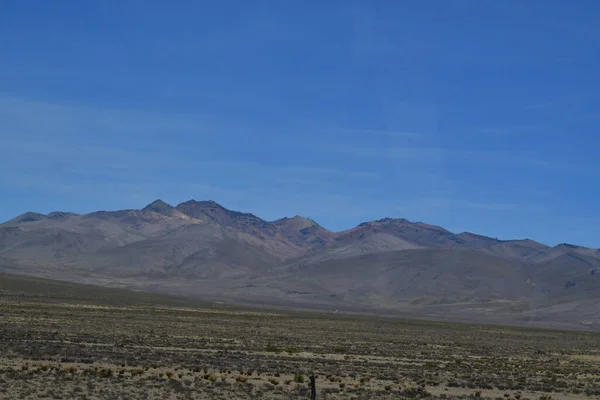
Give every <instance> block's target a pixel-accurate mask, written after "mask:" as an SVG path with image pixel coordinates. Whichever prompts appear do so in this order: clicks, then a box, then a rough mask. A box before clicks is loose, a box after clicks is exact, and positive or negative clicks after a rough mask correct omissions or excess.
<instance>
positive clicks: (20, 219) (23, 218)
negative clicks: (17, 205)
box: [6, 211, 48, 224]
mask: <svg viewBox="0 0 600 400" xmlns="http://www.w3.org/2000/svg"><path fill="white" fill-rule="evenodd" d="M45 219H48V216H47V215H44V214H40V213H36V212H33V211H28V212H26V213H24V214H21V215H19V216H17V217H15V218H13V219H11V220H10V221H7V222H6V223H7V224H22V223H26V222H37V221H42V220H45Z"/></svg>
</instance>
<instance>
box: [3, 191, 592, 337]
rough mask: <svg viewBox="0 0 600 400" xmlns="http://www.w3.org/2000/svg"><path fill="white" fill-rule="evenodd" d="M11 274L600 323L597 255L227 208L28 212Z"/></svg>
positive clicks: (11, 255) (7, 267) (6, 260)
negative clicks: (336, 228) (331, 226)
mask: <svg viewBox="0 0 600 400" xmlns="http://www.w3.org/2000/svg"><path fill="white" fill-rule="evenodd" d="M0 270H4V271H7V272H12V273H20V274H28V275H35V276H42V277H47V278H58V279H64V280H71V281H80V282H86V283H98V284H103V285H109V286H125V287H134V288H138V289H147V290H149V289H151V290H158V291H163V292H168V293H174V294H185V295H194V296H198V297H204V298H213V299H221V300H234V301H239V302H260V303H266V304H273V305H276V304H289V305H296V306H308V307H313V306H318V307H335V308H338V307H341V306H343V307H348V308H349V309H352V308H354V309H365V310H366V309H368V310H380V311H381V310H386V311H399V312H400V311H403V310H407V309H411V310H413V311H414V309H415V307H416V308H420V309H423V310H426V309H430V310H431V309H434V308H435V310H437V311H435V312H436V313H437V312H442V313H444V312H447V313H449V314H451V315H455V316H457V317H465V318H470V319H477V318H482V319H485V318H486V317H489V316H490V314H494V315H496V316H497V315H504V317H503V318H505V319H507V321H510V320H514V319H525V320H527V319H529V320H532V319H536V320H538V319H539V320H541V321H548V322H549V323H551V322H553V321H554V322H556V321H559V322H568V323H577V324H585V325H586V326H595V325H594V324H595V323H597V322H596V321H598V320H600V311H597V310H599V309H598V307H597V305H598V302H599V301H600V250H597V249H589V248H584V247H580V246H575V245H568V244H562V245H559V246H555V247H549V246H546V245H543V244H541V243H537V242H535V241H533V240H529V239H525V240H498V239H494V238H490V237H486V236H481V235H477V234H473V233H468V232H463V233H458V234H457V233H453V232H450V231H448V230H446V229H444V228H441V227H439V226H435V225H429V224H425V223H421V222H410V221H408V220H406V219H392V218H385V219H381V220H378V221H371V222H365V223H362V224H360V225H358V226H357V227H355V228H352V229H349V230H347V231H343V232H332V231H329V230H327V229H325V228H323V227H321V226H320V225H319V224H318V223H316V222H315V221H313V220H311V219H309V218H305V217H300V216H295V217H292V218H281V219H278V220H276V221H265V220H263V219H261V218H259V217H257V216H256V215H253V214H249V213H242V212H237V211H232V210H228V209H226V208H225V207H223V206H221V205H219V204H217V203H216V202H214V201H195V200H190V201H187V202H184V203H181V204H179V205H177V206H176V207H174V206H172V205H169V204H167V203H165V202H163V201H161V200H156V201H154V202H152V203H150V204H149V205H147V206H146V207H144V208H143V209H141V210H120V211H98V212H94V213H90V214H85V215H78V214H74V213H68V212H53V213H50V214H48V215H44V214H39V213H34V212H28V213H25V214H23V215H20V216H18V217H16V218H14V219H12V220H10V221H7V222H5V223H3V224H0ZM440 307H445V308H444V310H446V311H439V310H438V309H440ZM499 307H500V308H499ZM532 310H535V312H533V311H532ZM434 314H435V313H434ZM432 315H433V314H432ZM436 315H437V314H436ZM590 321H591V322H590Z"/></svg>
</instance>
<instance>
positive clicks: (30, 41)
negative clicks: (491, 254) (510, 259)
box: [0, 0, 600, 247]
mask: <svg viewBox="0 0 600 400" xmlns="http://www.w3.org/2000/svg"><path fill="white" fill-rule="evenodd" d="M598 20H600V3H599V2H597V1H596V0H590V1H585V0H580V1H577V2H567V1H550V0H548V1H543V2H541V1H488V0H453V1H446V0H437V1H433V0H428V1H427V0H426V1H410V2H409V1H396V0H393V1H392V0H390V1H384V0H381V1H376V2H368V1H351V0H343V1H326V2H321V1H296V2H292V1H290V2H285V1H276V0H273V1H256V2H247V1H241V0H239V1H221V2H203V1H174V2H164V1H153V0H146V1H141V0H140V1H132V0H122V1H116V0H114V1H113V0H107V1H101V2H100V1H99V2H81V1H60V0H58V1H52V2H50V1H27V0H18V1H17V0H0V151H1V154H2V156H1V157H0V198H1V199H2V203H1V204H2V207H1V208H0V219H1V220H7V219H10V218H12V217H14V216H15V215H17V214H20V213H22V212H25V211H28V210H34V211H38V212H44V213H45V212H50V211H54V210H64V211H66V210H68V211H75V212H90V211H95V210H98V209H121V208H141V207H143V206H144V205H145V204H147V203H149V202H150V201H152V200H154V199H156V198H161V199H163V200H165V201H168V202H171V203H173V204H177V203H179V202H182V201H185V200H188V199H191V198H194V199H212V200H215V201H217V202H219V203H221V204H223V205H224V206H226V207H228V208H232V209H238V210H242V211H248V212H253V213H255V214H257V215H259V216H261V217H263V218H265V219H275V218H279V217H283V216H292V215H295V214H301V215H306V216H309V217H311V218H313V219H315V220H317V221H318V222H320V223H321V224H322V225H323V226H325V227H327V228H330V229H334V230H341V229H346V228H350V227H352V226H354V225H356V224H358V223H360V222H362V221H365V220H371V219H376V218H381V217H386V216H390V217H404V218H408V219H410V220H419V221H425V222H429V223H435V224H438V225H442V226H444V227H446V228H448V229H451V230H454V231H472V232H477V233H483V234H488V235H491V236H496V237H499V238H524V237H531V238H534V239H537V240H539V241H542V242H545V243H548V244H552V245H553V244H557V243H561V242H569V243H578V244H582V245H587V246H592V247H600V238H599V237H598V235H597V229H596V228H597V226H598V225H599V224H600V212H599V209H598V204H600V189H599V187H600V185H599V184H598V182H599V181H600V160H599V159H598V149H599V147H600V137H599V135H598V127H599V123H600V109H599V107H600V92H599V90H598V89H599V88H600V74H598V72H597V71H600V46H599V45H598V44H599V43H600V25H598V24H597V22H598Z"/></svg>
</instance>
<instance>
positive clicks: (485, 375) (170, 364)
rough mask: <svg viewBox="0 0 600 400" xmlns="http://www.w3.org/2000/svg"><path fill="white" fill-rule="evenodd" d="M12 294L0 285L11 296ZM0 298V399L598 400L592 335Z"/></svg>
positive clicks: (122, 301) (140, 303)
mask: <svg viewBox="0 0 600 400" xmlns="http://www.w3.org/2000/svg"><path fill="white" fill-rule="evenodd" d="M9 289H10V288H9ZM9 289H7V287H6V285H5V286H4V287H3V290H1V291H0V398H1V399H42V398H44V399H257V398H265V399H296V398H297V399H305V398H309V396H310V394H309V387H308V376H309V375H310V374H315V375H316V376H317V389H318V396H317V398H318V399H392V398H393V399H396V398H467V397H470V398H475V397H481V398H492V399H498V400H500V399H513V400H517V399H520V400H525V399H549V398H550V397H549V396H551V398H552V399H576V398H586V397H590V398H598V397H600V348H598V343H599V342H600V335H598V334H595V333H591V332H576V331H550V330H535V329H524V328H506V327H499V326H485V325H466V324H451V323H441V322H417V321H410V320H399V319H377V318H370V317H369V318H367V317H348V316H332V315H322V314H309V313H288V312H280V311H273V312H269V311H252V310H235V309H230V308H224V307H216V306H209V305H197V306H194V305H182V304H178V303H172V304H171V303H169V302H168V301H167V302H160V301H158V300H157V301H152V299H149V298H145V297H140V298H138V297H132V298H131V299H128V298H127V296H125V297H119V296H115V295H114V293H113V292H106V293H107V294H106V295H102V292H101V290H102V289H98V290H100V292H98V293H95V292H93V291H91V290H90V291H89V293H94V295H93V296H91V295H90V296H86V290H78V291H75V292H73V293H71V292H69V290H68V289H65V291H57V290H53V291H48V292H43V291H42V292H40V288H39V287H36V288H35V290H36V292H35V293H33V292H32V291H29V290H28V289H27V285H25V286H21V287H19V289H18V290H12V291H11V290H9Z"/></svg>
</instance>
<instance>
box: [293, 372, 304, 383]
mask: <svg viewBox="0 0 600 400" xmlns="http://www.w3.org/2000/svg"><path fill="white" fill-rule="evenodd" d="M294 382H296V383H304V375H302V374H296V375H294Z"/></svg>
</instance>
